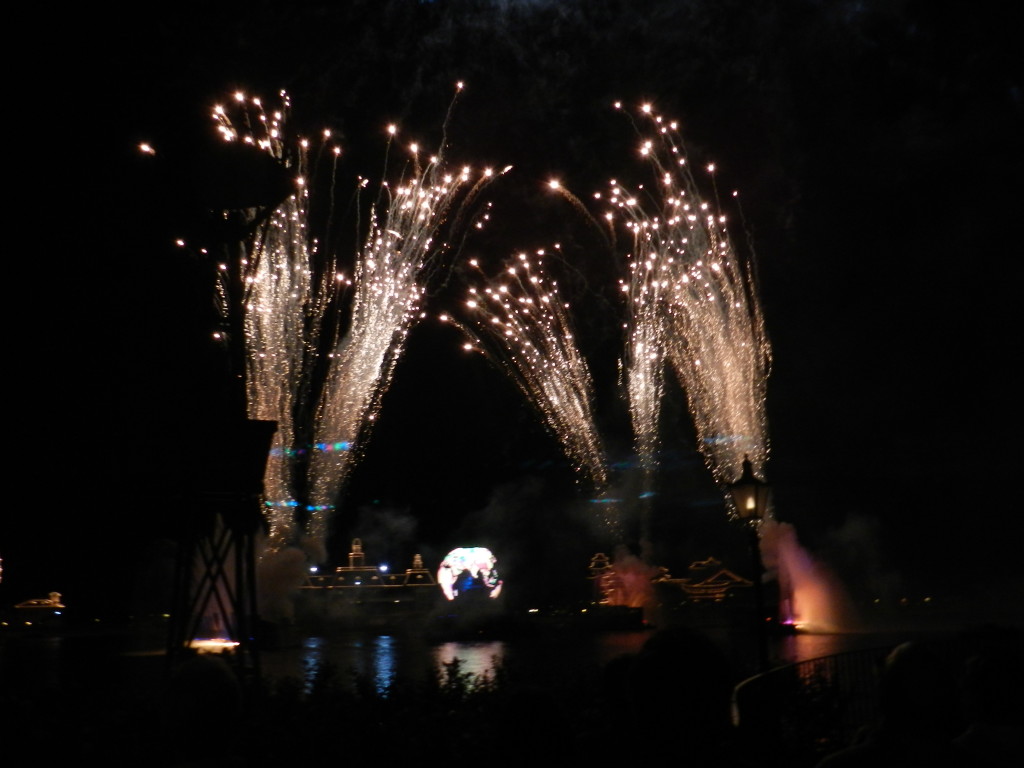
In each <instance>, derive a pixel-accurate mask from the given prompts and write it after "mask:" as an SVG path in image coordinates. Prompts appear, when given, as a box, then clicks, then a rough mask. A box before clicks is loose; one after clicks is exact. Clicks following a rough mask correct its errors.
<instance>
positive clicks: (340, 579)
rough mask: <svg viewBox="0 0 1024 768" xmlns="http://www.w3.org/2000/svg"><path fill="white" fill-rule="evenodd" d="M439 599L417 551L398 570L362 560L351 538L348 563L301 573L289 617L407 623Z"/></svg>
mask: <svg viewBox="0 0 1024 768" xmlns="http://www.w3.org/2000/svg"><path fill="white" fill-rule="evenodd" d="M443 601H444V593H443V592H442V590H441V587H440V586H439V585H438V583H437V580H436V579H435V578H434V576H433V574H432V573H431V572H430V571H429V570H428V569H427V568H426V566H425V565H424V564H423V558H422V557H421V556H420V555H418V554H417V555H414V556H413V560H412V565H411V567H409V568H407V569H406V570H405V571H404V572H394V573H392V572H391V571H390V570H388V569H387V567H386V566H379V565H372V564H370V565H368V564H367V563H366V555H365V553H364V552H363V543H362V541H361V540H360V539H353V540H352V548H351V550H350V551H349V553H348V565H344V566H338V567H337V568H335V569H334V570H333V571H329V572H327V573H319V572H316V573H310V574H308V575H307V576H306V579H305V582H304V583H303V584H302V585H301V586H300V587H299V590H298V595H297V597H296V602H295V620H296V622H297V623H298V624H300V625H302V626H306V627H309V626H314V627H336V628H352V629H387V628H390V627H396V628H397V627H408V626H410V624H412V625H416V624H419V623H422V622H424V621H425V620H426V619H427V618H428V617H429V616H430V615H431V614H432V613H433V612H435V611H436V610H438V609H439V608H440V607H441V604H442V602H443Z"/></svg>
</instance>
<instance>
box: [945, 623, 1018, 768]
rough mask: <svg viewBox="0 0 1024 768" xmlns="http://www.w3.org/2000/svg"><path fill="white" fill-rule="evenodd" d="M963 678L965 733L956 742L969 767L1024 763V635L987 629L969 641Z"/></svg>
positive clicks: (997, 767)
mask: <svg viewBox="0 0 1024 768" xmlns="http://www.w3.org/2000/svg"><path fill="white" fill-rule="evenodd" d="M966 640H967V644H968V648H967V659H966V662H965V664H964V670H963V674H962V676H961V692H962V701H963V713H964V717H965V719H966V720H967V727H966V729H965V730H964V731H963V732H962V733H961V734H960V735H959V736H957V738H956V739H954V742H955V744H956V745H957V746H958V747H959V748H960V749H961V750H962V751H963V753H964V754H965V755H966V756H967V757H968V759H969V761H970V763H969V764H970V765H975V766H978V767H979V768H981V767H982V766H985V767H986V768H1001V767H1002V766H1021V765H1024V632H1022V631H1021V630H1020V629H1018V628H1013V627H999V626H992V627H984V628H982V629H979V630H977V631H973V632H971V633H969V635H968V637H967V638H966Z"/></svg>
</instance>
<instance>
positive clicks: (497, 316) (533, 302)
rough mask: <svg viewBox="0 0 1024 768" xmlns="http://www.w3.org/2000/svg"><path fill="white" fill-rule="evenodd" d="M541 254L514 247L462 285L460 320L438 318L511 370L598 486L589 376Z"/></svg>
mask: <svg viewBox="0 0 1024 768" xmlns="http://www.w3.org/2000/svg"><path fill="white" fill-rule="evenodd" d="M544 256H545V252H544V251H543V250H540V251H537V252H536V254H535V255H534V256H533V257H530V256H528V255H527V254H526V253H519V254H516V255H515V256H513V257H510V258H509V259H507V260H506V261H505V263H504V265H503V269H502V271H501V272H500V274H499V275H498V276H496V277H494V278H491V279H488V278H486V277H485V276H484V274H483V272H482V271H480V270H478V271H477V273H476V274H477V275H478V276H479V280H480V283H481V287H477V286H476V285H474V286H471V287H470V288H469V297H468V298H467V299H466V301H465V305H464V306H465V309H466V311H467V314H468V317H469V321H468V324H467V325H463V324H462V323H460V322H459V321H458V320H455V319H454V318H452V317H450V316H447V315H446V316H444V319H445V320H447V321H448V322H450V323H452V324H453V325H455V326H456V327H458V328H459V329H460V330H461V331H462V332H463V333H464V335H465V336H466V337H467V338H468V339H469V341H468V342H467V343H466V345H465V348H467V349H478V350H480V351H482V352H483V353H484V354H485V355H486V356H487V358H488V359H489V360H490V361H491V362H493V363H494V364H495V365H497V366H498V367H499V368H501V369H502V370H504V371H505V372H506V373H507V374H508V375H509V376H510V377H511V378H512V380H513V381H514V382H515V383H516V384H517V386H518V387H519V389H520V391H521V392H522V393H523V394H524V395H525V396H526V398H527V399H528V400H529V401H530V402H531V403H532V404H533V405H534V407H535V408H536V410H537V412H538V413H539V414H540V416H541V417H542V419H543V422H544V424H545V425H546V427H547V428H548V430H549V431H550V432H551V433H552V434H553V435H554V436H555V437H556V438H557V439H558V440H559V442H560V443H561V445H562V448H563V450H564V452H565V454H566V456H567V457H568V459H569V460H570V462H571V463H572V465H573V468H574V470H575V471H576V472H578V473H580V475H581V476H584V477H586V478H587V480H588V481H589V482H590V483H591V484H592V485H593V486H594V487H596V488H603V487H604V486H605V485H606V484H607V482H608V472H607V467H606V463H605V456H604V449H603V446H602V442H601V438H600V435H599V433H598V430H597V427H596V425H595V422H594V414H593V398H594V394H593V392H594V387H593V380H592V377H591V374H590V370H589V368H588V367H587V364H586V361H585V359H584V357H583V355H582V354H581V353H580V350H579V348H578V346H577V344H576V338H575V335H574V332H573V327H572V323H571V319H570V315H569V305H568V304H567V303H566V302H564V301H563V300H562V298H561V297H560V296H559V291H558V283H557V282H556V281H555V280H552V279H551V278H549V277H548V275H547V274H546V272H545V270H544ZM471 264H472V265H473V266H478V265H477V264H476V262H475V261H473V262H471ZM471 327H472V328H475V329H476V331H475V332H474V331H473V330H471Z"/></svg>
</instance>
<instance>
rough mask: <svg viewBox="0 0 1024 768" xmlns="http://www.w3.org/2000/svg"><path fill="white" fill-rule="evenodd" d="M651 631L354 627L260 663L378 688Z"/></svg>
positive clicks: (863, 638)
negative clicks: (511, 633)
mask: <svg viewBox="0 0 1024 768" xmlns="http://www.w3.org/2000/svg"><path fill="white" fill-rule="evenodd" d="M712 634H714V633H712ZM649 636H650V632H649V631H619V632H603V633H594V634H593V635H586V636H573V637H570V638H559V637H547V638H544V640H543V641H538V640H537V639H530V640H478V641H448V642H430V641H427V640H425V639H423V638H418V637H416V636H413V635H404V634H403V635H373V634H358V633H351V634H341V635H337V636H331V637H307V638H303V639H302V640H301V641H300V642H299V643H298V644H296V645H295V646H293V647H289V648H283V649H277V650H271V651H265V652H264V653H262V654H261V661H260V663H261V668H262V670H263V672H264V674H266V675H267V676H268V677H271V678H283V677H292V678H297V679H300V680H302V681H304V683H305V685H306V686H307V688H308V687H309V686H310V685H311V684H312V682H313V680H314V679H315V677H316V676H317V674H318V673H320V672H324V671H328V670H333V671H334V672H335V673H336V674H337V675H338V676H339V679H345V678H348V679H351V680H353V681H354V680H355V678H360V679H362V680H367V681H370V682H371V683H372V685H373V687H374V688H375V690H376V691H377V692H379V693H383V692H386V690H387V689H388V687H389V686H390V685H391V684H392V683H393V682H394V681H396V680H398V679H402V680H416V681H422V680H425V679H427V677H428V676H431V675H432V676H435V677H437V676H442V675H443V674H444V671H445V668H446V667H449V666H451V665H452V664H453V663H455V664H457V671H458V672H459V673H460V674H466V675H470V676H472V677H474V678H485V677H490V676H492V675H493V674H494V673H495V671H496V670H497V669H498V668H499V667H500V666H501V665H502V664H503V663H505V662H510V661H516V662H522V663H526V664H530V665H531V666H532V667H533V668H534V669H536V670H537V672H538V674H545V673H552V674H556V673H563V674H564V673H566V672H567V671H569V670H571V669H584V668H585V667H586V666H587V665H590V666H591V667H593V666H595V665H596V666H603V665H604V664H606V663H607V662H608V661H610V660H611V659H613V658H615V657H617V656H620V655H622V654H628V653H633V652H635V651H637V650H639V648H640V646H641V645H642V644H643V642H644V640H646V639H647V637H649ZM910 638H911V636H910V635H907V634H906V633H873V634H872V633H820V634H815V633H798V634H795V635H786V636H783V637H779V638H776V639H775V640H774V641H773V643H772V648H771V653H770V655H771V658H772V661H773V665H783V664H791V663H794V662H799V661H807V660H809V659H816V658H821V657H824V656H830V655H833V654H838V653H847V652H850V651H859V650H865V649H871V648H880V647H892V646H894V645H896V644H897V643H898V642H902V641H903V640H906V639H910ZM741 650H745V649H742V648H741Z"/></svg>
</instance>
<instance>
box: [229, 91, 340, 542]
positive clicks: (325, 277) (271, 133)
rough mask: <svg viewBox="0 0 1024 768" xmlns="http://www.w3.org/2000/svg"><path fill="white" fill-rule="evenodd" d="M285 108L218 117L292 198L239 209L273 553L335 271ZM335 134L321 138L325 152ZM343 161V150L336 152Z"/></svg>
mask: <svg viewBox="0 0 1024 768" xmlns="http://www.w3.org/2000/svg"><path fill="white" fill-rule="evenodd" d="M289 107H290V104H289V101H288V96H287V94H286V93H284V92H282V93H281V94H280V106H279V107H278V108H277V109H274V110H267V109H266V108H265V107H264V104H263V101H262V100H261V99H259V98H248V97H246V96H245V95H243V94H241V93H238V94H235V98H234V100H233V103H232V104H231V105H230V106H228V107H224V106H217V107H216V108H215V109H214V113H213V116H214V120H215V121H216V123H217V127H218V130H219V132H220V134H221V136H222V138H223V139H224V140H225V141H229V142H242V143H245V144H249V145H252V146H254V147H256V148H258V149H259V150H261V151H263V152H266V153H267V154H268V155H270V156H271V157H273V158H274V159H275V160H276V161H278V162H279V163H280V164H281V165H282V166H283V167H285V168H287V169H288V170H289V171H290V172H291V173H292V174H293V177H294V191H293V192H292V193H291V194H290V195H288V196H287V197H286V198H285V200H284V201H283V202H282V203H281V204H280V205H279V206H278V207H277V208H275V209H274V210H272V211H270V212H269V215H263V214H262V213H261V212H260V211H259V210H256V209H251V210H247V211H244V212H243V216H244V218H245V219H246V222H247V223H248V224H251V225H253V232H252V235H251V237H250V238H249V240H248V241H247V243H246V248H245V253H244V256H243V257H242V258H241V259H240V261H239V264H238V267H237V268H238V270H239V274H240V280H239V285H240V288H241V294H242V295H241V296H240V297H239V298H238V301H239V302H240V306H241V309H242V317H243V331H244V337H245V338H244V347H245V382H246V401H247V413H248V417H249V418H250V419H257V420H266V421H273V422H276V424H277V431H276V433H275V435H274V438H273V443H272V446H271V450H270V454H269V456H268V459H267V466H266V471H265V475H264V480H263V485H264V499H263V501H264V505H265V517H266V519H267V522H268V529H269V535H268V544H267V546H268V548H269V549H271V550H276V549H279V548H280V547H282V546H285V545H287V544H289V543H291V542H292V540H293V539H294V537H295V524H296V520H295V513H296V510H297V509H299V508H300V506H301V505H300V502H299V501H298V499H297V498H296V495H297V494H296V479H297V478H296V476H295V475H296V466H297V462H296V457H298V456H300V455H302V453H303V452H304V449H303V447H302V443H303V440H302V437H301V434H300V433H301V431H302V429H301V427H302V425H300V424H296V414H297V412H298V409H299V407H300V406H301V405H302V404H303V401H304V400H305V398H307V397H308V396H309V392H310V375H311V369H312V365H313V363H314V360H315V357H316V354H317V347H318V344H319V338H320V333H321V329H322V327H323V321H324V318H325V314H326V310H327V308H328V306H329V304H330V301H331V299H332V296H333V294H334V291H335V288H336V285H337V281H336V280H335V279H334V268H333V267H334V265H333V263H330V262H327V263H326V264H324V263H320V264H319V265H318V264H317V262H318V261H321V262H322V261H323V259H321V258H320V257H319V255H318V252H317V242H316V240H315V239H314V238H313V237H312V236H311V234H310V232H309V203H310V192H309V183H308V174H309V170H310V161H309V158H310V152H311V146H312V145H311V142H310V141H309V140H307V139H304V138H301V137H289V136H288V112H289ZM329 140H330V136H329V134H328V133H324V134H323V135H322V136H321V138H320V139H319V140H318V141H319V142H320V143H321V148H322V147H324V146H327V147H329ZM330 149H331V154H332V155H333V156H334V157H337V155H338V150H337V149H336V148H333V147H330ZM231 275H232V271H231V268H230V266H229V265H227V264H222V265H220V270H219V276H220V278H221V279H220V280H219V282H218V296H219V299H220V302H219V303H220V307H221V313H222V315H223V316H224V317H225V319H226V318H227V317H228V313H229V310H230V306H231V303H232V296H231V288H232V283H231V279H230V278H231Z"/></svg>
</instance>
